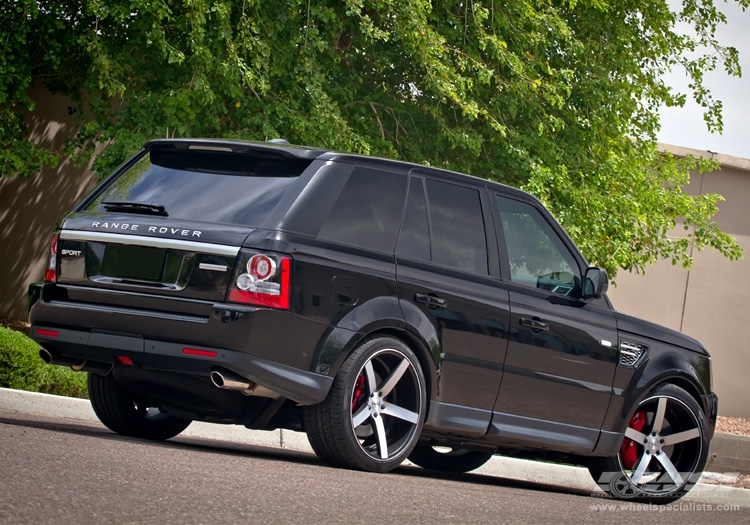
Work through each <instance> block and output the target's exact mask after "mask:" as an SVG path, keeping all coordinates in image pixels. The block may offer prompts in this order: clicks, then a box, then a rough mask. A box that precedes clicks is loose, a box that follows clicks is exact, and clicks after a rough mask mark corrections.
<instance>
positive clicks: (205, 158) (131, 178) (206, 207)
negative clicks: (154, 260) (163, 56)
mask: <svg viewBox="0 0 750 525" xmlns="http://www.w3.org/2000/svg"><path fill="white" fill-rule="evenodd" d="M309 164H310V161H308V160H300V159H281V158H268V157H261V156H253V155H252V154H234V153H228V152H226V153H225V152H213V151H158V150H155V151H151V152H149V153H147V154H146V155H145V156H144V157H143V158H142V159H141V160H139V161H138V162H137V163H136V164H134V165H133V166H132V167H131V168H130V169H128V170H127V171H126V172H124V173H122V174H121V175H120V176H119V177H118V178H117V179H115V180H114V181H113V182H111V183H110V184H109V185H108V186H107V187H105V188H104V189H103V190H102V191H101V193H100V194H99V195H97V197H96V198H95V200H94V201H93V202H92V203H91V204H90V205H89V206H88V207H87V208H86V209H87V210H90V211H106V207H105V205H104V203H105V202H113V201H114V202H122V201H124V202H135V203H143V204H153V205H160V206H163V207H164V210H165V211H166V212H167V214H168V216H169V217H173V218H176V219H188V220H195V221H204V222H213V223H224V224H237V225H242V226H256V227H257V226H260V225H262V224H263V221H264V219H265V218H266V217H267V216H268V215H269V213H270V212H271V211H272V210H273V209H274V207H275V206H276V205H277V204H278V203H279V201H280V200H281V198H282V197H283V196H284V194H285V193H286V192H287V191H289V190H290V188H291V187H292V186H293V185H294V184H295V182H296V181H297V180H298V176H299V175H300V174H301V173H302V172H303V171H304V170H305V168H306V167H307V166H308V165H309Z"/></svg>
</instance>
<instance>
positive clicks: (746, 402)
mask: <svg viewBox="0 0 750 525" xmlns="http://www.w3.org/2000/svg"><path fill="white" fill-rule="evenodd" d="M665 149H667V150H669V151H671V152H672V153H674V154H678V155H683V154H688V153H690V154H692V155H693V156H700V155H707V152H705V151H696V150H688V149H685V148H677V147H674V146H667V147H665ZM716 159H717V160H718V161H719V162H721V163H722V169H721V171H718V172H713V173H706V174H703V175H699V174H693V175H692V178H691V183H690V188H689V189H690V192H691V193H719V194H721V195H723V196H724V199H725V200H724V202H721V203H720V204H719V213H717V215H716V217H715V219H716V221H717V222H718V224H719V226H720V227H721V229H722V230H723V231H725V232H726V233H729V234H730V235H732V236H734V237H735V238H736V239H737V242H738V243H739V245H740V246H741V247H742V248H743V249H744V250H745V258H744V259H742V260H740V261H735V262H730V261H729V260H728V259H726V258H724V257H723V256H721V255H720V254H719V253H718V252H716V251H715V250H704V251H702V252H694V253H693V256H694V259H695V262H694V264H693V267H692V268H691V269H690V270H685V269H683V268H681V267H680V266H672V265H671V264H670V262H669V261H661V262H659V263H658V264H656V265H655V266H652V267H649V268H647V269H646V273H645V274H644V275H636V274H630V273H626V272H620V274H618V276H617V279H616V280H617V286H616V287H614V288H613V287H611V288H610V292H609V297H610V299H611V300H612V302H613V303H614V305H615V307H616V308H617V309H618V310H620V311H623V312H626V313H629V314H632V315H636V316H638V317H642V318H644V319H648V320H650V321H654V322H656V323H659V324H663V325H666V326H668V327H670V328H674V329H675V330H679V331H681V332H683V333H685V334H688V335H690V336H692V337H695V338H696V339H698V340H700V341H701V342H703V344H705V345H706V347H707V348H708V350H709V351H710V352H711V357H712V361H713V371H714V390H715V391H716V393H717V395H718V396H719V414H721V415H723V416H735V417H746V418H750V348H748V342H750V341H749V340H750V337H748V335H747V334H748V332H746V331H745V330H746V329H747V328H748V327H750V307H749V304H750V302H749V300H750V293H749V292H750V290H749V289H750V213H749V211H750V160H747V159H739V158H736V157H728V156H724V155H718V156H716Z"/></svg>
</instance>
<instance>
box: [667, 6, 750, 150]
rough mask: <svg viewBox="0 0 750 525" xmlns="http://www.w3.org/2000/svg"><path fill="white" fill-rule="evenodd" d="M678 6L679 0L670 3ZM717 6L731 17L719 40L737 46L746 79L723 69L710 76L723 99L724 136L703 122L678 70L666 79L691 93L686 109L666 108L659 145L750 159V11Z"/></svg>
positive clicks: (708, 80)
mask: <svg viewBox="0 0 750 525" xmlns="http://www.w3.org/2000/svg"><path fill="white" fill-rule="evenodd" d="M669 3H670V4H671V5H673V6H674V5H675V0H670V2H669ZM714 3H715V4H716V6H717V7H718V8H719V9H720V10H721V11H722V12H723V13H724V14H725V15H726V16H727V24H726V25H723V26H720V28H719V29H718V30H717V35H718V40H719V42H721V43H722V44H723V45H725V46H734V47H736V48H737V50H738V51H739V53H740V66H741V67H742V73H743V75H742V78H737V77H730V76H729V75H727V74H726V73H725V72H724V70H723V69H722V68H717V70H716V71H714V72H712V73H710V74H708V75H706V79H705V80H706V84H707V85H708V87H709V89H710V90H711V92H712V93H713V95H714V98H716V99H718V100H721V101H722V103H723V105H724V109H723V118H724V131H723V133H722V134H721V135H719V134H716V133H714V134H712V133H709V132H708V130H707V129H706V124H705V122H704V121H703V109H702V108H701V107H700V106H699V105H698V104H696V103H695V102H693V100H692V99H691V98H690V91H689V90H688V88H687V84H688V82H687V78H686V76H685V74H684V72H681V71H676V72H673V73H672V74H671V75H669V76H667V77H665V81H666V82H667V83H668V84H669V85H670V86H672V87H673V88H675V89H679V90H680V91H681V92H683V93H687V94H688V101H687V103H686V104H685V106H684V107H683V108H666V107H665V108H663V109H662V111H661V125H662V128H661V132H660V133H659V135H658V140H659V142H664V143H667V144H672V145H675V146H682V147H686V148H694V149H698V150H708V151H712V152H714V153H723V154H725V155H732V156H735V157H741V158H745V159H750V10H748V11H745V12H743V11H742V9H741V8H740V7H739V6H738V5H737V4H736V2H734V1H733V0H729V3H726V4H725V3H724V2H723V1H722V0H715V2H714Z"/></svg>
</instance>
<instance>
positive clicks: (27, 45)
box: [0, 0, 750, 274]
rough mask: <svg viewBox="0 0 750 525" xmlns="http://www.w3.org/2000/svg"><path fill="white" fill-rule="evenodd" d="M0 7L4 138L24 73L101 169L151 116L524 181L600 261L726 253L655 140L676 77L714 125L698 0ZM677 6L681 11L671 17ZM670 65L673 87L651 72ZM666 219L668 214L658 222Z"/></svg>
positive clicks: (204, 130)
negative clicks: (65, 99)
mask: <svg viewBox="0 0 750 525" xmlns="http://www.w3.org/2000/svg"><path fill="white" fill-rule="evenodd" d="M737 1H738V2H739V3H740V4H741V5H742V6H743V8H744V7H747V6H748V2H750V0H737ZM0 9H1V10H0V13H1V14H2V16H3V17H4V18H7V17H9V16H10V17H11V19H12V20H13V25H12V26H11V25H9V24H6V23H4V21H2V22H3V23H2V24H0V34H2V36H3V39H2V40H3V44H0V45H5V46H6V47H5V48H4V49H3V58H2V60H3V61H4V62H3V63H2V65H3V67H5V68H6V70H7V71H9V72H10V74H9V75H7V76H6V75H2V79H1V80H0V97H3V96H5V97H6V98H7V99H8V100H11V101H12V103H13V104H15V106H13V108H16V109H11V110H9V111H8V112H4V113H3V114H2V120H1V121H0V125H1V126H2V129H0V141H3V142H2V144H3V147H5V144H6V141H7V140H8V138H9V137H11V138H12V140H18V138H19V135H18V133H17V130H16V131H14V130H12V129H10V128H9V126H11V125H12V124H13V122H18V115H19V112H18V110H17V108H18V107H27V108H28V107H29V106H30V104H31V102H30V101H29V100H28V98H25V97H27V95H26V88H28V85H29V84H30V82H31V79H32V78H37V77H38V78H39V79H41V80H43V81H44V82H45V83H46V85H47V86H49V87H50V88H51V89H53V90H57V91H62V92H65V93H67V94H69V95H71V96H73V97H75V98H76V99H77V100H78V101H79V103H80V104H81V105H82V108H83V107H84V101H85V103H86V105H85V111H82V112H81V113H82V114H85V115H86V116H87V118H86V119H82V120H81V125H80V128H79V131H78V134H77V136H76V141H75V144H74V146H75V147H77V148H78V154H79V155H80V156H82V157H83V158H86V157H87V156H89V155H91V154H92V153H93V149H92V144H93V141H98V142H106V143H107V144H108V145H109V146H108V147H107V148H106V149H105V150H104V152H103V153H102V154H101V155H100V156H99V157H98V158H97V160H96V163H95V167H96V169H97V170H98V171H99V172H101V173H106V172H107V171H109V170H110V169H112V168H113V167H114V166H115V165H117V164H118V163H119V162H120V161H122V160H123V158H124V157H125V156H127V155H128V154H130V153H132V152H134V151H135V150H137V149H138V148H139V147H140V146H141V145H142V144H143V142H144V141H146V140H148V139H150V138H154V137H159V136H162V137H163V136H170V137H171V136H178V137H185V136H202V137H242V138H253V139H267V138H273V137H285V138H287V139H288V140H289V141H290V142H294V143H302V144H311V145H317V146H325V147H329V148H336V149H341V150H347V151H354V152H361V153H367V154H374V155H379V156H384V157H392V158H400V159H404V160H409V161H413V162H417V163H425V164H430V165H433V166H439V167H444V168H448V169H455V170H457V171H463V172H468V173H472V174H474V175H477V176H480V177H486V178H489V179H493V180H496V181H500V182H504V183H507V184H511V185H514V186H518V187H522V188H524V189H526V190H529V191H531V192H532V193H534V194H535V195H537V196H538V197H539V198H540V199H542V201H544V203H545V204H546V205H547V206H548V207H549V208H550V209H551V210H552V211H553V213H554V214H555V215H556V216H557V218H558V219H559V220H560V222H561V223H562V224H563V225H564V226H565V227H566V229H567V230H568V232H569V233H570V234H571V236H572V237H573V238H574V240H575V241H576V242H577V243H578V245H579V246H580V247H581V248H582V249H583V251H584V253H585V255H586V256H587V258H589V260H590V261H592V262H593V263H597V264H600V265H602V266H604V267H606V268H607V270H609V271H610V273H612V274H614V273H615V272H616V270H617V269H618V268H626V269H635V270H638V271H640V270H643V269H644V268H645V266H646V265H647V264H649V263H651V262H653V261H655V260H657V259H659V258H669V259H671V260H672V261H673V262H674V263H680V264H682V265H686V266H687V265H689V264H690V263H691V258H690V255H689V254H690V250H689V247H690V245H691V244H693V243H694V244H695V246H696V247H698V248H702V247H706V246H710V247H713V248H715V249H717V250H719V251H720V252H721V253H722V254H724V255H726V256H728V257H730V258H737V257H739V256H740V254H741V252H740V249H739V248H738V247H737V245H736V243H735V242H734V240H733V239H732V238H730V237H729V236H727V235H725V234H724V233H722V232H721V231H720V230H719V229H718V228H717V226H716V224H715V223H713V222H712V220H711V217H712V216H713V215H714V214H715V212H716V210H717V203H718V201H719V200H720V199H721V197H719V196H718V195H710V194H709V195H700V196H691V195H688V194H687V193H685V192H684V191H683V188H684V186H685V185H686V184H687V183H688V182H689V176H688V170H690V169H694V168H696V167H698V168H707V167H709V165H708V164H707V163H705V161H699V160H696V159H677V158H674V157H671V156H669V155H662V154H660V153H659V152H658V151H657V144H656V134H657V132H658V130H659V117H658V109H659V107H661V106H662V105H664V104H666V105H669V106H675V105H676V106H681V105H683V104H684V103H685V101H686V98H687V96H691V97H693V98H694V99H695V100H697V101H698V102H699V103H700V104H702V105H703V106H704V108H705V116H706V122H707V124H708V126H709V128H710V129H712V130H715V131H720V130H721V126H722V122H721V104H720V102H719V101H716V100H714V99H713V98H712V97H711V95H710V93H709V92H708V91H707V90H706V89H705V86H704V85H703V75H704V74H705V72H707V71H710V70H712V69H714V68H716V67H719V66H722V67H724V68H725V70H726V72H727V73H728V74H731V75H739V74H740V69H739V62H738V56H737V52H736V50H735V49H733V48H728V47H722V46H721V45H720V44H719V42H717V41H716V38H715V31H716V28H717V25H719V24H721V23H723V22H724V20H723V15H721V13H720V12H719V11H718V10H717V9H716V7H715V6H714V5H713V3H712V1H711V0H684V2H683V6H682V10H681V11H680V12H679V13H675V12H672V11H670V8H669V6H668V4H667V1H666V0H639V1H633V0H611V1H607V0H580V1H578V0H567V1H565V0H558V1H555V0H512V1H510V2H500V1H497V0H483V1H472V0H461V1H456V0H442V1H440V2H431V1H429V0H338V1H336V0H317V1H315V2H313V1H312V0H285V1H278V2H263V1H261V0H242V1H240V0H182V1H173V2H166V1H161V0H107V1H106V2H105V1H103V0H66V1H63V2H58V1H54V2H53V1H51V0H38V1H33V0H13V1H12V2H11V3H10V4H8V5H6V7H3V8H0ZM680 23H688V24H690V26H691V27H693V28H694V31H692V32H691V34H689V35H684V34H681V33H680V32H679V31H678V27H680V25H679V24H680ZM18 27H20V28H22V30H20V31H16V29H17V28H18ZM9 64H10V66H9ZM8 67H12V68H13V69H12V70H11V69H7V68H8ZM674 68H683V69H684V70H685V71H686V73H687V74H688V75H689V76H690V78H691V84H690V89H691V91H692V92H691V93H689V94H682V93H675V92H673V91H672V90H671V89H670V88H669V87H667V86H666V85H665V84H664V83H663V81H662V76H663V74H664V73H665V72H667V71H669V70H671V69H674ZM3 107H4V106H3ZM6 113H7V114H6ZM14 119H15V120H14ZM11 150H12V148H5V149H4V150H3V153H2V154H0V162H4V163H7V162H8V160H7V159H12V155H13V153H10V154H9V151H11ZM32 150H33V148H32ZM11 162H12V160H11ZM4 171H5V170H4ZM26 171H29V170H28V169H27V170H26ZM677 224H681V225H684V227H685V229H686V232H685V233H686V234H685V235H684V236H680V237H678V238H674V237H671V235H672V233H671V232H672V231H673V230H674V228H675V225H677Z"/></svg>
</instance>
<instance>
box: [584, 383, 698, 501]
mask: <svg viewBox="0 0 750 525" xmlns="http://www.w3.org/2000/svg"><path fill="white" fill-rule="evenodd" d="M708 445H709V440H708V426H707V425H706V418H705V416H704V414H703V411H702V410H701V408H700V406H699V405H698V403H697V402H696V401H695V399H693V398H692V397H691V396H690V394H688V393H687V392H685V391H684V390H683V389H681V388H679V387H677V386H675V385H663V386H660V387H658V388H656V389H655V390H654V391H653V392H652V393H651V394H649V395H648V396H647V397H646V399H644V400H643V401H642V402H641V403H640V404H639V405H638V408H637V409H636V410H635V412H634V414H633V416H632V417H631V419H630V423H629V425H628V429H627V430H626V432H625V438H624V439H623V442H622V444H621V446H620V451H619V453H618V454H617V456H614V457H609V458H593V460H592V461H591V463H590V464H589V472H590V473H591V476H592V477H593V478H594V481H595V482H597V483H598V484H599V486H600V487H601V488H602V489H603V490H604V491H605V492H607V493H608V494H609V495H610V496H612V497H614V498H617V499H624V500H631V501H638V502H644V503H657V504H666V503H671V502H673V501H675V500H678V499H680V498H681V497H682V496H684V495H685V494H686V493H687V492H688V491H689V490H690V489H691V488H693V486H694V485H695V484H696V483H697V482H698V478H699V477H700V475H701V473H702V472H703V468H704V467H705V465H706V460H707V458H708Z"/></svg>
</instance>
